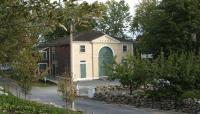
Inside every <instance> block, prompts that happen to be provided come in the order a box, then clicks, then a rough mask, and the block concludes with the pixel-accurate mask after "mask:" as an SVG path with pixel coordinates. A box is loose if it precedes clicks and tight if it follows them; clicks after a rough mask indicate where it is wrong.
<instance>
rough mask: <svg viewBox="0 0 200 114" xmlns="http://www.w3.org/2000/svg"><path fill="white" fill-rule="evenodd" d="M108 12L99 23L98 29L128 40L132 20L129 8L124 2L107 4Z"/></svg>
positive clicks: (113, 0) (111, 0) (121, 0)
mask: <svg viewBox="0 0 200 114" xmlns="http://www.w3.org/2000/svg"><path fill="white" fill-rule="evenodd" d="M106 6H107V12H106V14H105V15H104V16H103V18H101V19H100V20H98V21H97V26H96V29H97V30H98V31H101V32H104V33H106V34H108V35H110V36H113V37H119V38H126V37H127V35H126V33H127V32H128V27H129V21H130V19H131V16H130V13H129V6H128V4H127V3H125V1H124V0H120V1H119V2H116V1H115V0H110V1H108V2H106Z"/></svg>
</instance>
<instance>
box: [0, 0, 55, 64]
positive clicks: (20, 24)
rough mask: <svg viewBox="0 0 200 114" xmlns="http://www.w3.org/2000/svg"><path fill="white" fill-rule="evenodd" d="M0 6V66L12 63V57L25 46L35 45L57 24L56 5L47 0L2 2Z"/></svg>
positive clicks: (8, 0) (5, 0) (4, 0)
mask: <svg viewBox="0 0 200 114" xmlns="http://www.w3.org/2000/svg"><path fill="white" fill-rule="evenodd" d="M0 6H1V8H0V10H1V13H0V20H1V23H0V40H1V45H0V56H1V58H0V64H3V63H9V62H12V60H13V58H12V57H13V55H17V53H18V52H19V51H20V50H21V49H23V48H24V46H25V45H27V44H30V45H35V43H36V42H37V39H38V36H39V35H41V34H43V33H45V32H46V31H48V30H50V29H52V27H53V26H54V24H55V23H56V22H57V16H56V13H55V14H54V13H53V12H54V11H55V7H56V6H57V5H56V4H51V3H50V2H49V1H48V0H28V1H23V0H17V1H14V0H3V1H1V4H0Z"/></svg>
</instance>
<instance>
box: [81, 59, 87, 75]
mask: <svg viewBox="0 0 200 114" xmlns="http://www.w3.org/2000/svg"><path fill="white" fill-rule="evenodd" d="M80 76H81V78H86V62H85V61H80Z"/></svg>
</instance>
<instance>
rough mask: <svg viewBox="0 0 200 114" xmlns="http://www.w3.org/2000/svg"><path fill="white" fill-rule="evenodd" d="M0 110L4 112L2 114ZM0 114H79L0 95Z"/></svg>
mask: <svg viewBox="0 0 200 114" xmlns="http://www.w3.org/2000/svg"><path fill="white" fill-rule="evenodd" d="M1 110H6V111H7V113H3V112H2V111H1ZM0 114H80V113H78V112H73V111H69V110H66V109H63V108H57V107H54V106H52V105H45V104H40V103H37V102H33V101H27V100H22V99H18V98H17V97H15V96H5V95H0Z"/></svg>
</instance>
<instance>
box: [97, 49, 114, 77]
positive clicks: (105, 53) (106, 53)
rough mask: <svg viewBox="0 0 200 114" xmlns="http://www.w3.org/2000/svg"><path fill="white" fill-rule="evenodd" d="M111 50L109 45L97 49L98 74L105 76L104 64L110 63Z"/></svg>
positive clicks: (111, 57)
mask: <svg viewBox="0 0 200 114" xmlns="http://www.w3.org/2000/svg"><path fill="white" fill-rule="evenodd" d="M112 59H113V51H112V50H111V49H110V48H109V47H103V48H101V50H100V51H99V76H107V74H106V65H109V64H111V62H112Z"/></svg>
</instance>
